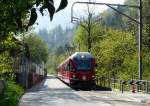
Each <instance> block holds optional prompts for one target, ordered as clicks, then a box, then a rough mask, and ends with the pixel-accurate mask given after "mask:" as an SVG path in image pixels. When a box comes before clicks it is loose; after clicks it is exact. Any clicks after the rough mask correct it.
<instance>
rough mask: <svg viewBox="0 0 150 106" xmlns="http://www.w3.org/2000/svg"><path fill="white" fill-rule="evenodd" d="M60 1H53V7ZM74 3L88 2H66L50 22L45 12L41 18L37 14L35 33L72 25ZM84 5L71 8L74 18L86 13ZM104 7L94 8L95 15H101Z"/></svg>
mask: <svg viewBox="0 0 150 106" xmlns="http://www.w3.org/2000/svg"><path fill="white" fill-rule="evenodd" d="M60 1H61V0H54V3H55V4H54V5H55V7H56V8H57V7H58V6H59V3H60ZM76 1H86V2H87V1H89V0H68V6H67V7H66V8H65V9H63V10H61V11H59V12H58V13H55V14H54V17H53V20H52V21H50V19H49V13H48V12H46V14H45V16H42V15H41V14H40V13H38V19H37V21H36V23H38V24H35V25H34V28H35V32H38V31H39V30H40V29H47V30H48V31H49V30H51V29H53V28H55V27H56V26H58V25H61V26H62V27H63V28H66V27H70V26H72V25H73V24H72V23H71V6H72V4H73V3H74V2H76ZM91 1H94V2H101V3H114V4H123V2H124V0H91ZM85 6H86V5H84V4H76V5H74V8H73V13H74V16H75V17H82V15H83V14H84V13H85V12H86V7H85ZM106 9H107V7H106V6H100V5H97V6H94V11H95V14H98V13H101V12H103V11H104V10H106Z"/></svg>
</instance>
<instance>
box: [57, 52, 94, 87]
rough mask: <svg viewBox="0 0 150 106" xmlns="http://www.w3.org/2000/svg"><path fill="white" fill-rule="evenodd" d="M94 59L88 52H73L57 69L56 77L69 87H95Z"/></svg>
mask: <svg viewBox="0 0 150 106" xmlns="http://www.w3.org/2000/svg"><path fill="white" fill-rule="evenodd" d="M95 66H96V62H95V58H94V57H93V56H92V55H91V54H90V53H88V52H75V53H74V54H73V55H71V56H70V57H69V58H68V59H67V60H65V61H64V62H63V63H62V64H60V65H59V67H58V77H59V78H60V79H61V80H63V81H64V82H65V83H67V84H69V85H70V86H73V87H75V86H78V87H92V86H93V85H95V81H94V77H95Z"/></svg>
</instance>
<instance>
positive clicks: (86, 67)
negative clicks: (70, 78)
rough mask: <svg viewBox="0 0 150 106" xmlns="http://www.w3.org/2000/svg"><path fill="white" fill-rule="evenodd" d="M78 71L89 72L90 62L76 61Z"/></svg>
mask: <svg viewBox="0 0 150 106" xmlns="http://www.w3.org/2000/svg"><path fill="white" fill-rule="evenodd" d="M77 69H78V70H90V61H89V60H78V61H77Z"/></svg>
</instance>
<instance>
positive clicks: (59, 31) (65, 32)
mask: <svg viewBox="0 0 150 106" xmlns="http://www.w3.org/2000/svg"><path fill="white" fill-rule="evenodd" d="M38 35H39V36H41V37H42V38H43V39H44V41H45V42H46V43H47V44H48V47H49V48H50V53H55V51H56V49H58V48H63V47H64V46H65V45H66V44H67V45H68V44H69V45H70V43H71V42H72V38H73V35H74V28H70V27H66V28H65V29H63V28H62V27H61V26H60V25H58V26H57V27H55V28H54V29H52V30H50V31H47V30H46V29H42V30H40V31H39V32H38Z"/></svg>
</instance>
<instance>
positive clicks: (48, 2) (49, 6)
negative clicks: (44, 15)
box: [46, 0, 55, 21]
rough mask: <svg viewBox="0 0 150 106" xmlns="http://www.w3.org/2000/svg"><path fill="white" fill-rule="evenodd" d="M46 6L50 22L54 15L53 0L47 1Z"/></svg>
mask: <svg viewBox="0 0 150 106" xmlns="http://www.w3.org/2000/svg"><path fill="white" fill-rule="evenodd" d="M46 5H47V9H48V12H49V15H50V21H52V19H53V16H54V13H55V7H54V2H53V0H50V1H49V0H48V1H47V4H46Z"/></svg>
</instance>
